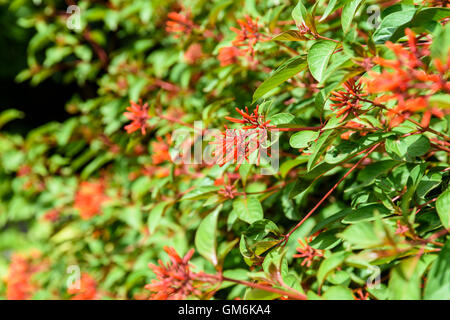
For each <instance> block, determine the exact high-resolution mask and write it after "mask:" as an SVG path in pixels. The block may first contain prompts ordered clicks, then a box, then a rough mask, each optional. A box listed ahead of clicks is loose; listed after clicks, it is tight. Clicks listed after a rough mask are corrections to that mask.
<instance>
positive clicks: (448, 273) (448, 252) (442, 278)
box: [424, 240, 450, 300]
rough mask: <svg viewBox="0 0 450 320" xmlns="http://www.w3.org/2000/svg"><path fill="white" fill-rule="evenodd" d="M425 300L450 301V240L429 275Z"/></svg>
mask: <svg viewBox="0 0 450 320" xmlns="http://www.w3.org/2000/svg"><path fill="white" fill-rule="evenodd" d="M424 298H425V299H427V300H450V240H447V242H446V243H445V245H444V247H443V248H442V250H441V252H440V253H439V256H438V258H437V259H436V260H435V261H434V262H433V265H432V267H431V270H430V272H429V273H428V276H427V282H426V284H425V292H424Z"/></svg>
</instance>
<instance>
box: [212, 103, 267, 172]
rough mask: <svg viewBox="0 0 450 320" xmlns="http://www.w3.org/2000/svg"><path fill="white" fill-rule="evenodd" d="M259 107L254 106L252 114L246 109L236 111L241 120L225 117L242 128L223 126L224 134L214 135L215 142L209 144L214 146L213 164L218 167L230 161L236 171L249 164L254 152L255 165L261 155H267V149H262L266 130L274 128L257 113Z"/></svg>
mask: <svg viewBox="0 0 450 320" xmlns="http://www.w3.org/2000/svg"><path fill="white" fill-rule="evenodd" d="M258 108H259V106H256V108H255V110H254V111H253V113H249V111H248V108H247V107H246V108H245V111H244V110H240V109H238V108H236V111H237V112H238V113H239V114H240V115H241V116H242V119H237V118H232V117H225V119H227V120H229V121H231V122H234V123H240V124H243V125H244V126H243V127H242V128H241V129H238V130H234V129H228V128H227V127H226V126H225V132H221V133H220V134H216V135H215V140H214V141H212V142H210V144H214V145H216V148H215V150H214V158H215V162H216V163H217V164H219V165H220V166H223V165H225V164H226V163H228V162H230V161H234V162H235V163H237V164H238V165H237V167H236V169H239V167H240V165H241V164H242V163H243V162H244V161H247V162H250V160H249V157H250V155H252V154H253V153H254V152H255V151H257V152H258V154H257V164H258V165H259V163H260V160H261V154H262V153H264V154H267V155H268V148H266V147H264V144H265V142H266V140H267V136H268V135H267V131H268V130H267V129H271V128H275V126H273V125H270V124H269V123H270V120H267V121H266V120H265V118H264V116H263V115H261V114H259V113H258Z"/></svg>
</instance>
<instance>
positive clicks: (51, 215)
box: [43, 209, 60, 222]
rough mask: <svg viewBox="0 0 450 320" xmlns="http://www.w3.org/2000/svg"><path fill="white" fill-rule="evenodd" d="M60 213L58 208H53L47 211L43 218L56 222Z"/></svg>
mask: <svg viewBox="0 0 450 320" xmlns="http://www.w3.org/2000/svg"><path fill="white" fill-rule="evenodd" d="M59 215H60V211H59V210H58V209H52V210H49V211H47V212H46V213H45V214H44V216H43V218H44V220H46V221H51V222H55V221H56V220H58V218H59Z"/></svg>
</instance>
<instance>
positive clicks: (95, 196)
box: [74, 181, 108, 220]
mask: <svg viewBox="0 0 450 320" xmlns="http://www.w3.org/2000/svg"><path fill="white" fill-rule="evenodd" d="M107 199H108V198H107V197H106V196H105V194H104V185H103V183H102V182H88V181H84V182H82V183H81V184H80V187H79V189H78V191H77V193H76V195H75V203H74V208H75V209H77V210H78V211H79V212H80V216H81V218H82V219H84V220H87V219H90V218H92V217H93V216H95V215H97V214H99V213H100V210H101V205H102V203H103V202H104V201H106V200H107Z"/></svg>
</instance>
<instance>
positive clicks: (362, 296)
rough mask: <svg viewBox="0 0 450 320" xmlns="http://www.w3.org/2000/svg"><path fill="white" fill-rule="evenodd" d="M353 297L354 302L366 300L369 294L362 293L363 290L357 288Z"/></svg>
mask: <svg viewBox="0 0 450 320" xmlns="http://www.w3.org/2000/svg"><path fill="white" fill-rule="evenodd" d="M353 296H354V297H355V300H367V299H369V293H368V292H364V291H363V289H361V288H358V289H356V291H355V295H353Z"/></svg>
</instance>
